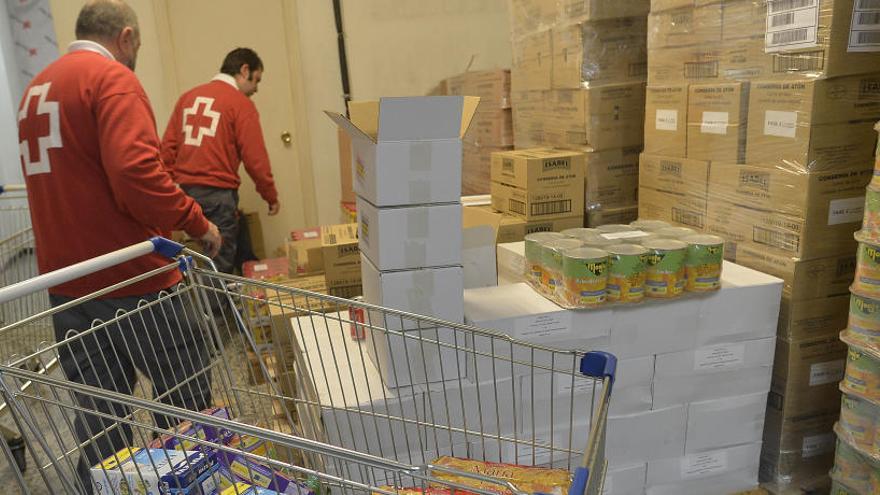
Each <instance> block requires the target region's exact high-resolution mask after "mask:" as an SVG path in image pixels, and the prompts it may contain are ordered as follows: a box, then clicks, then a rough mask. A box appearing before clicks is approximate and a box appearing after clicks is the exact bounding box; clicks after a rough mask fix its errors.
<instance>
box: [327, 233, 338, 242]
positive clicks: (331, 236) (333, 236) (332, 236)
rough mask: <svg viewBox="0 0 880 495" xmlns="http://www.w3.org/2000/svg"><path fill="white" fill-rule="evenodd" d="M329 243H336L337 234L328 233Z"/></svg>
mask: <svg viewBox="0 0 880 495" xmlns="http://www.w3.org/2000/svg"><path fill="white" fill-rule="evenodd" d="M327 244H331V245H332V244H336V234H333V233H331V234H328V235H327Z"/></svg>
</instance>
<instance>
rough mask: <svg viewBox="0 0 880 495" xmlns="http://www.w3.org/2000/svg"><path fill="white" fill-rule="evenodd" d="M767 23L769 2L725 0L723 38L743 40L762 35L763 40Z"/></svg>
mask: <svg viewBox="0 0 880 495" xmlns="http://www.w3.org/2000/svg"><path fill="white" fill-rule="evenodd" d="M766 23H767V3H766V2H765V1H764V0H724V2H723V5H722V11H721V39H723V40H741V39H745V38H751V37H757V36H759V35H760V36H761V39H762V40H763V39H764V30H765V29H766V27H767V24H766ZM762 46H763V41H762Z"/></svg>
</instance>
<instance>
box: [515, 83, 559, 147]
mask: <svg viewBox="0 0 880 495" xmlns="http://www.w3.org/2000/svg"><path fill="white" fill-rule="evenodd" d="M510 98H511V100H512V101H513V140H514V144H515V145H516V147H517V148H534V147H537V146H544V145H545V143H546V138H545V137H544V127H545V124H546V122H547V117H546V116H547V101H548V100H549V98H550V93H549V91H519V92H513V93H511V94H510Z"/></svg>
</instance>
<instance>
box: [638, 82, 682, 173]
mask: <svg viewBox="0 0 880 495" xmlns="http://www.w3.org/2000/svg"><path fill="white" fill-rule="evenodd" d="M687 111H688V87H687V85H686V84H674V85H657V86H655V85H649V86H648V87H647V88H646V96H645V152H646V153H656V154H659V155H666V156H686V153H687V121H688V120H687V118H688V117H687Z"/></svg>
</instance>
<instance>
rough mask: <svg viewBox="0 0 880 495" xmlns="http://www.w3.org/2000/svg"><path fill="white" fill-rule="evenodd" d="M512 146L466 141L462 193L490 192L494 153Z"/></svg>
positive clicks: (507, 149)
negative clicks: (485, 144)
mask: <svg viewBox="0 0 880 495" xmlns="http://www.w3.org/2000/svg"><path fill="white" fill-rule="evenodd" d="M512 149H513V147H512V146H503V147H494V146H480V145H476V144H471V143H464V151H463V152H462V156H461V194H462V196H473V195H480V194H489V191H490V190H491V187H490V183H491V182H492V181H491V179H490V178H489V176H490V173H489V172H490V170H491V168H492V153H498V152H505V151H510V150H512Z"/></svg>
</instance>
